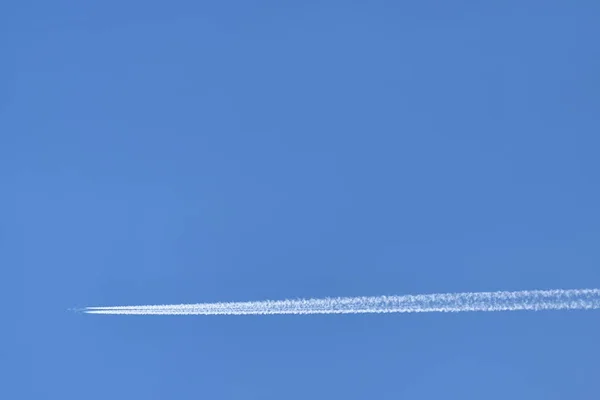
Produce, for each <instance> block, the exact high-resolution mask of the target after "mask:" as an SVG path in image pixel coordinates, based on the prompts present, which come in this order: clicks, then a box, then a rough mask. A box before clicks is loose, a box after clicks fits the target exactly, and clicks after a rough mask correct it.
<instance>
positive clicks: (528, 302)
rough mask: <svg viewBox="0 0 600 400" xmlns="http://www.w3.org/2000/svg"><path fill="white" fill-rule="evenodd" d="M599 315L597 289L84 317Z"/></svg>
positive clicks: (183, 307) (143, 309)
mask: <svg viewBox="0 0 600 400" xmlns="http://www.w3.org/2000/svg"><path fill="white" fill-rule="evenodd" d="M592 309H600V289H569V290H563V289H554V290H526V291H517V292H467V293H435V294H419V295H403V296H373V297H335V298H324V299H298V300H265V301H247V302H227V303H199V304H171V305H144V306H114V307H86V308H85V309H84V310H83V312H85V313H88V314H114V315H272V314H364V313H423V312H468V311H484V312H490V311H519V310H528V311H542V310H592Z"/></svg>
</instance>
